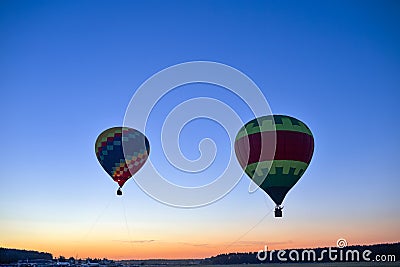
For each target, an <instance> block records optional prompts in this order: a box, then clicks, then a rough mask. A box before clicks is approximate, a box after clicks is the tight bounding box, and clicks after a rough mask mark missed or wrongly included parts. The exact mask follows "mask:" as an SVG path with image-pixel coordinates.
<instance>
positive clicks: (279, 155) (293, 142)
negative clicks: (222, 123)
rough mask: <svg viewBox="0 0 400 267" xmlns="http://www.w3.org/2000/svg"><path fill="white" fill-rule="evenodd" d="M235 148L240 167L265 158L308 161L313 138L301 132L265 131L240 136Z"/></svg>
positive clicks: (312, 148)
mask: <svg viewBox="0 0 400 267" xmlns="http://www.w3.org/2000/svg"><path fill="white" fill-rule="evenodd" d="M275 136H276V150H275V153H274V139H275ZM261 140H262V145H263V147H262V148H261ZM235 150H236V154H237V155H238V160H239V163H240V165H241V166H242V167H245V166H247V165H249V164H252V163H255V162H260V161H267V160H295V161H301V162H305V163H310V161H311V157H312V154H313V151H314V139H313V137H312V136H310V135H308V134H305V133H302V132H295V131H276V132H272V131H267V132H261V133H255V134H250V135H247V136H244V137H242V138H240V139H239V140H237V141H236V142H235Z"/></svg>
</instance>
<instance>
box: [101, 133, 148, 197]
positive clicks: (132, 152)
mask: <svg viewBox="0 0 400 267" xmlns="http://www.w3.org/2000/svg"><path fill="white" fill-rule="evenodd" d="M95 152H96V157H97V159H98V160H99V162H100V164H101V166H102V167H103V169H104V170H105V171H106V172H107V173H108V175H110V176H111V178H112V179H113V180H114V181H115V182H117V183H118V185H119V188H118V191H117V194H118V195H122V191H121V188H122V186H123V185H124V184H125V182H126V181H127V180H128V179H129V178H131V177H132V175H134V174H135V173H136V172H137V171H139V169H140V168H141V167H142V166H143V165H144V163H145V162H146V160H147V158H148V156H149V153H150V145H149V141H148V140H147V138H146V136H144V134H142V133H141V132H139V131H138V130H135V129H132V128H128V127H113V128H110V129H107V130H105V131H104V132H102V133H101V134H100V135H99V136H98V137H97V140H96V143H95Z"/></svg>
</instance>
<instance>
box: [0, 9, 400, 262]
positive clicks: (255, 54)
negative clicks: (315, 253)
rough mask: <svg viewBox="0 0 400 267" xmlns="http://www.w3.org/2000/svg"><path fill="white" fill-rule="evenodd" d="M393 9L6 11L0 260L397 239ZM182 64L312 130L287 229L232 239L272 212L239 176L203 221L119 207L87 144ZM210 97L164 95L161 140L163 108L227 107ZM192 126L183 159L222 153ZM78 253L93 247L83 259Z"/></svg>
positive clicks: (398, 40) (0, 32) (1, 23)
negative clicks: (1, 250) (208, 148)
mask: <svg viewBox="0 0 400 267" xmlns="http://www.w3.org/2000/svg"><path fill="white" fill-rule="evenodd" d="M399 11H400V4H399V2H398V1H181V2H180V1H169V2H168V3H167V2H164V1H141V2H140V1H2V2H1V3H0V36H1V39H0V77H1V78H0V89H1V91H0V92H1V106H0V109H1V114H2V127H1V129H2V130H1V131H0V139H1V140H2V145H1V147H2V149H1V151H2V153H1V155H0V164H1V170H0V246H6V247H21V248H29V249H39V250H47V251H50V252H53V253H54V254H55V255H59V254H64V255H66V256H75V255H76V254H78V255H80V256H101V255H104V256H108V257H114V258H130V257H137V258H140V257H143V258H146V257H153V258H154V257H155V258H156V257H165V256H166V255H173V256H172V257H196V256H197V257H205V256H210V255H213V254H216V253H219V252H221V251H225V250H224V248H225V247H226V246H227V244H230V243H231V242H233V241H235V240H237V239H240V240H238V242H237V245H238V247H230V248H228V249H226V251H230V250H235V249H237V250H243V249H244V250H245V248H247V249H248V250H256V249H257V250H258V249H261V248H263V244H264V243H265V244H271V245H272V244H286V245H285V246H291V245H292V246H314V245H332V244H334V242H335V241H336V239H337V238H339V237H345V238H347V239H349V240H348V241H349V243H375V242H376V243H377V242H394V241H399V240H400V231H399V229H398V223H399V222H400V217H399V216H400V208H399V206H398V203H399V200H400V199H399V193H398V189H399V187H400V181H399V178H400V176H399V172H398V160H399V154H398V153H399V152H398V150H399V148H400V141H399V140H400V138H399V137H400V136H399V131H400V125H399V123H398V121H399V119H398V116H399V115H400V114H399V113H400V112H399V104H398V101H399V98H400V49H399V48H400V31H399V26H400V17H399V16H398V14H399ZM193 60H209V61H216V62H221V63H224V64H227V65H230V66H233V67H235V68H237V69H239V70H241V71H242V72H244V73H245V74H247V75H248V76H249V77H250V78H251V79H253V81H254V82H255V83H256V84H257V85H258V86H259V87H260V88H261V90H262V91H263V93H264V95H265V97H266V99H267V100H268V102H269V104H270V106H271V109H272V111H273V113H276V114H288V115H291V116H294V117H297V118H299V119H301V120H303V121H304V122H306V123H307V125H308V126H309V127H310V128H311V130H312V132H313V134H314V138H315V153H314V157H313V160H312V162H311V165H310V167H309V169H308V170H307V172H306V174H305V175H304V176H303V178H302V180H301V181H300V182H299V183H298V184H297V185H296V186H295V188H293V190H292V191H291V192H289V194H288V196H287V197H286V200H285V206H286V207H285V215H284V216H285V217H284V219H283V220H280V221H278V222H277V221H276V220H275V219H273V218H272V216H269V217H267V218H266V219H265V220H264V221H262V222H261V223H260V224H258V225H257V226H256V227H255V228H254V229H253V230H252V231H250V232H249V233H248V234H246V235H244V236H241V234H242V233H245V232H246V231H247V230H248V229H251V228H252V227H253V226H254V225H255V224H256V223H257V222H258V221H259V220H260V218H262V217H263V215H264V214H265V213H266V211H268V210H270V209H271V208H272V206H273V205H272V202H271V201H270V200H269V199H268V198H267V197H266V196H265V195H264V194H263V193H262V192H260V191H258V192H256V193H254V194H248V192H247V187H248V179H247V177H243V179H242V181H241V182H240V183H239V185H238V186H237V187H236V188H235V189H234V190H233V191H232V192H231V193H230V194H229V195H228V196H227V197H225V198H224V199H222V200H221V201H219V202H217V203H215V204H214V205H211V206H208V207H204V208H200V209H194V210H180V209H175V208H171V207H167V206H165V205H162V204H161V203H158V202H156V201H155V200H153V199H151V198H150V197H148V196H147V195H146V194H144V193H143V192H142V191H141V190H140V189H138V188H137V186H136V184H135V183H134V182H133V181H130V182H128V183H127V184H126V186H125V187H124V194H125V195H124V199H116V197H115V184H114V183H113V182H112V180H111V179H110V178H109V177H107V175H106V174H105V172H104V171H103V170H102V169H101V167H100V165H99V164H98V162H97V160H96V157H95V154H94V142H95V140H96V137H97V135H98V134H99V133H100V132H102V131H103V130H104V129H106V128H109V127H112V126H117V125H121V124H122V121H123V116H124V113H125V109H126V108H127V106H128V104H129V100H130V98H131V97H132V95H133V94H134V92H135V90H136V89H137V88H138V87H139V86H140V84H141V83H143V82H144V81H145V80H146V79H148V78H149V77H150V76H151V75H153V74H155V73H156V72H158V71H160V70H162V69H164V68H166V67H168V66H171V65H175V64H177V63H182V62H186V61H193ZM211 87H212V86H200V85H192V86H187V88H189V89H191V90H186V91H181V92H176V93H175V94H171V95H169V96H168V97H169V98H166V99H165V101H164V102H162V103H160V104H161V109H160V110H161V112H160V115H159V116H160V119H159V120H158V122H159V126H161V125H162V119H161V118H162V114H163V113H162V112H163V110H170V109H172V108H173V107H174V105H175V104H177V103H179V101H181V100H184V99H188V98H190V97H196V96H212V97H215V98H217V99H220V100H223V101H225V102H227V104H230V105H232V106H235V100H234V99H232V98H231V97H230V96H229V95H228V94H226V93H224V92H222V91H218V92H215V91H213V90H212V88H211ZM181 89H182V88H181ZM183 89H184V88H183ZM183 89H182V90H183ZM229 101H231V102H229ZM162 104H163V106H162ZM246 112H247V111H246V110H245V109H243V110H239V111H238V113H239V114H240V115H241V116H242V117H243V118H245V119H246V120H247V119H251V118H247V117H246V116H247V115H246V114H247V113H246ZM154 116H155V125H157V116H158V115H157V114H155V115H154ZM195 123H198V125H195V124H194V125H192V126H193V127H192V128H191V129H188V130H187V132H186V137H185V132H183V136H182V138H183V139H182V144H184V145H183V150H184V152H185V153H187V156H188V157H189V158H190V157H196V153H197V150H196V149H197V143H196V142H190V141H193V140H192V139H196V138H203V136H200V135H202V134H203V133H204V134H205V136H204V137H208V136H211V137H212V136H214V137H215V139H216V143H217V145H218V142H221V143H220V144H219V145H220V146H222V147H224V146H227V145H229V144H227V142H226V139H225V137H224V136H223V135H222V134H221V133H220V131H221V129H220V128H219V127H218V126H215V125H214V126H210V127H209V128H207V127H203V126H208V125H209V123H210V122H209V121H203V122H201V121H199V122H195ZM196 126H197V127H199V126H202V127H201V128H202V129H204V128H207V129H209V130H208V131H207V132H206V131H200V132H199V131H195V130H194V128H195V127H196ZM154 127H155V128H154V129H155V130H156V128H157V127H156V126H154ZM194 133H196V134H197V135H196V136H195V137H193V136H194V135H193V134H194ZM150 135H151V136H149V138H159V137H158V135H159V133H154V134H150ZM185 138H186V139H185ZM150 140H151V139H150ZM151 142H153V141H151ZM157 142H158V141H154V144H157ZM222 150H223V149H222ZM219 151H220V150H219ZM152 156H154V157H159V156H160V155H156V154H155V155H152ZM220 156H221V157H222V158H221V163H222V162H224V159H225V158H224V154H223V153H221V155H220ZM165 168H167V167H165ZM196 183H197V182H196ZM183 184H185V182H183ZM265 199H266V200H265ZM110 203H111V204H110ZM122 206H123V207H124V209H122V208H121V207H122ZM124 211H125V212H124ZM221 228H222V229H225V231H222V230H218V229H221ZM193 233H196V234H193ZM210 236H212V237H214V238H215V237H216V238H217V239H219V240H221V242H220V243H215V242H214V243H213V242H211V241H209V242H207V241H205V240H204V239H205V238H206V237H210ZM26 240H30V241H29V242H28V241H26ZM38 240H42V241H40V242H39V241H38ZM56 240H58V241H56ZM90 240H97V241H99V242H98V243H101V242H103V244H104V246H100V245H99V247H96V246H95V247H94V249H93V251H91V250H90V249H89V248H88V247H89V244H91V243H90ZM125 241H130V242H125ZM124 242H125V243H124ZM240 242H242V243H240ZM246 242H247V243H246ZM126 243H129V244H130V245H132V244H133V245H134V247H132V246H130V245H129V244H126ZM148 244H152V245H154V246H157V247H158V248H159V249H160V250H159V251H151V250H150V249H147V248H146V246H147V245H148ZM246 244H247V245H246ZM248 244H253V246H250V245H248ZM115 246H119V247H120V251H123V252H121V254H118V253H114V252H112V250H111V249H110V250H109V249H108V248H110V247H115ZM141 246H142V247H143V249H142V250H140V249H139V250H137V249H138V248H137V247H141ZM174 246H175V247H176V248H177V249H176V251H173V252H168V251H169V250H168V249H169V248H170V247H174ZM246 246H247V247H246ZM135 249H136V250H135ZM96 251H101V253H102V254H100V255H99V254H96ZM107 251H110V252H109V253H108V254H107V253H106V252H107ZM135 251H139V252H135ZM179 251H180V252H181V254H179Z"/></svg>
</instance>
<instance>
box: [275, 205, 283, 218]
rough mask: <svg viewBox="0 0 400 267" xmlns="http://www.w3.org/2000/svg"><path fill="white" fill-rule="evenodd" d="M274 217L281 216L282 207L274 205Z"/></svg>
mask: <svg viewBox="0 0 400 267" xmlns="http://www.w3.org/2000/svg"><path fill="white" fill-rule="evenodd" d="M275 218H282V207H280V206H277V207H275Z"/></svg>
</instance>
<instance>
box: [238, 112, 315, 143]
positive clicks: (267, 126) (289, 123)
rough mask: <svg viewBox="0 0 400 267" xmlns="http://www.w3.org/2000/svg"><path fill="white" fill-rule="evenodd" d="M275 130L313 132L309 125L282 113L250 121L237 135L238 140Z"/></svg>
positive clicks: (309, 133)
mask: <svg viewBox="0 0 400 267" xmlns="http://www.w3.org/2000/svg"><path fill="white" fill-rule="evenodd" d="M272 117H273V118H274V121H275V123H273V121H272ZM275 130H276V131H294V132H301V133H305V134H308V135H311V136H312V133H311V131H310V129H309V128H308V127H307V125H305V124H304V123H303V122H301V121H299V120H298V119H295V118H292V117H289V116H282V115H273V116H272V115H269V116H263V117H260V118H258V119H254V120H252V121H250V122H248V123H247V124H246V125H245V126H243V127H242V128H241V129H240V130H239V132H238V134H237V135H236V140H238V139H240V138H242V137H244V136H247V135H250V134H255V133H259V132H270V131H275Z"/></svg>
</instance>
